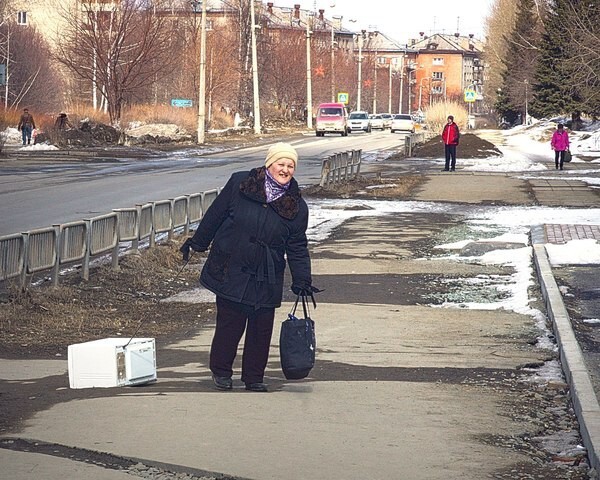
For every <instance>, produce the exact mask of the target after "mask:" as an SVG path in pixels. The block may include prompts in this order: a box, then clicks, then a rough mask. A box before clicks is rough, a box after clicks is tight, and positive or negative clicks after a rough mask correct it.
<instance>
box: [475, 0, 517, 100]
mask: <svg viewBox="0 0 600 480" xmlns="http://www.w3.org/2000/svg"><path fill="white" fill-rule="evenodd" d="M516 13H517V0H496V1H495V2H494V3H493V5H492V8H491V11H490V15H489V16H488V17H487V19H486V22H485V30H486V45H485V51H484V53H483V57H484V60H485V63H486V66H487V69H486V75H487V78H486V88H485V95H486V97H487V98H486V101H487V102H488V103H489V104H493V103H494V102H495V98H496V92H497V91H498V89H499V88H501V87H502V83H503V79H502V73H503V71H504V61H505V58H506V54H507V51H508V41H507V40H506V38H507V37H508V36H509V35H510V33H511V32H512V30H513V28H514V26H515V19H516Z"/></svg>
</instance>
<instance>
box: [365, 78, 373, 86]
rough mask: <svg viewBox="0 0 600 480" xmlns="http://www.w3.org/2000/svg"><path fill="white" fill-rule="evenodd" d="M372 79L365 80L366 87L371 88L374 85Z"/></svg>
mask: <svg viewBox="0 0 600 480" xmlns="http://www.w3.org/2000/svg"><path fill="white" fill-rule="evenodd" d="M372 83H373V82H372V81H371V79H368V80H365V87H367V88H369V87H370V86H371V85H372Z"/></svg>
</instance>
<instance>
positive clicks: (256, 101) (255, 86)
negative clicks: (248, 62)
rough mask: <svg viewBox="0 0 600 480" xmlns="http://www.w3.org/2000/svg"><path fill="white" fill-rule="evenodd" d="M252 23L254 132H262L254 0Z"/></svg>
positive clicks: (251, 9)
mask: <svg viewBox="0 0 600 480" xmlns="http://www.w3.org/2000/svg"><path fill="white" fill-rule="evenodd" d="M250 23H251V24H252V28H251V30H252V33H251V37H252V90H253V92H254V94H253V102H254V133H255V134H256V135H258V134H260V95H259V92H258V60H257V58H256V29H257V28H260V27H259V26H258V25H256V20H255V14H254V0H250Z"/></svg>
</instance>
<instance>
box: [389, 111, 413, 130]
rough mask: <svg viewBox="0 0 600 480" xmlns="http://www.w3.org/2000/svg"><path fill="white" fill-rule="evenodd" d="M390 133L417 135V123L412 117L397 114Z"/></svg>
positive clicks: (393, 119)
mask: <svg viewBox="0 0 600 480" xmlns="http://www.w3.org/2000/svg"><path fill="white" fill-rule="evenodd" d="M390 131H391V132H392V133H394V132H410V133H415V121H414V120H413V118H412V117H411V116H410V115H405V114H401V113H399V114H397V115H394V117H393V118H392V124H391V125H390Z"/></svg>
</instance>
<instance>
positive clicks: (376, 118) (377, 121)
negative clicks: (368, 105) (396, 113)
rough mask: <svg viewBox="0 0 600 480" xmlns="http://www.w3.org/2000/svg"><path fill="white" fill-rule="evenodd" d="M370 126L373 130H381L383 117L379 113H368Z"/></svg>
mask: <svg viewBox="0 0 600 480" xmlns="http://www.w3.org/2000/svg"><path fill="white" fill-rule="evenodd" d="M369 120H371V128H372V129H373V130H383V128H384V127H383V117H382V116H381V115H370V116H369Z"/></svg>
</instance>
